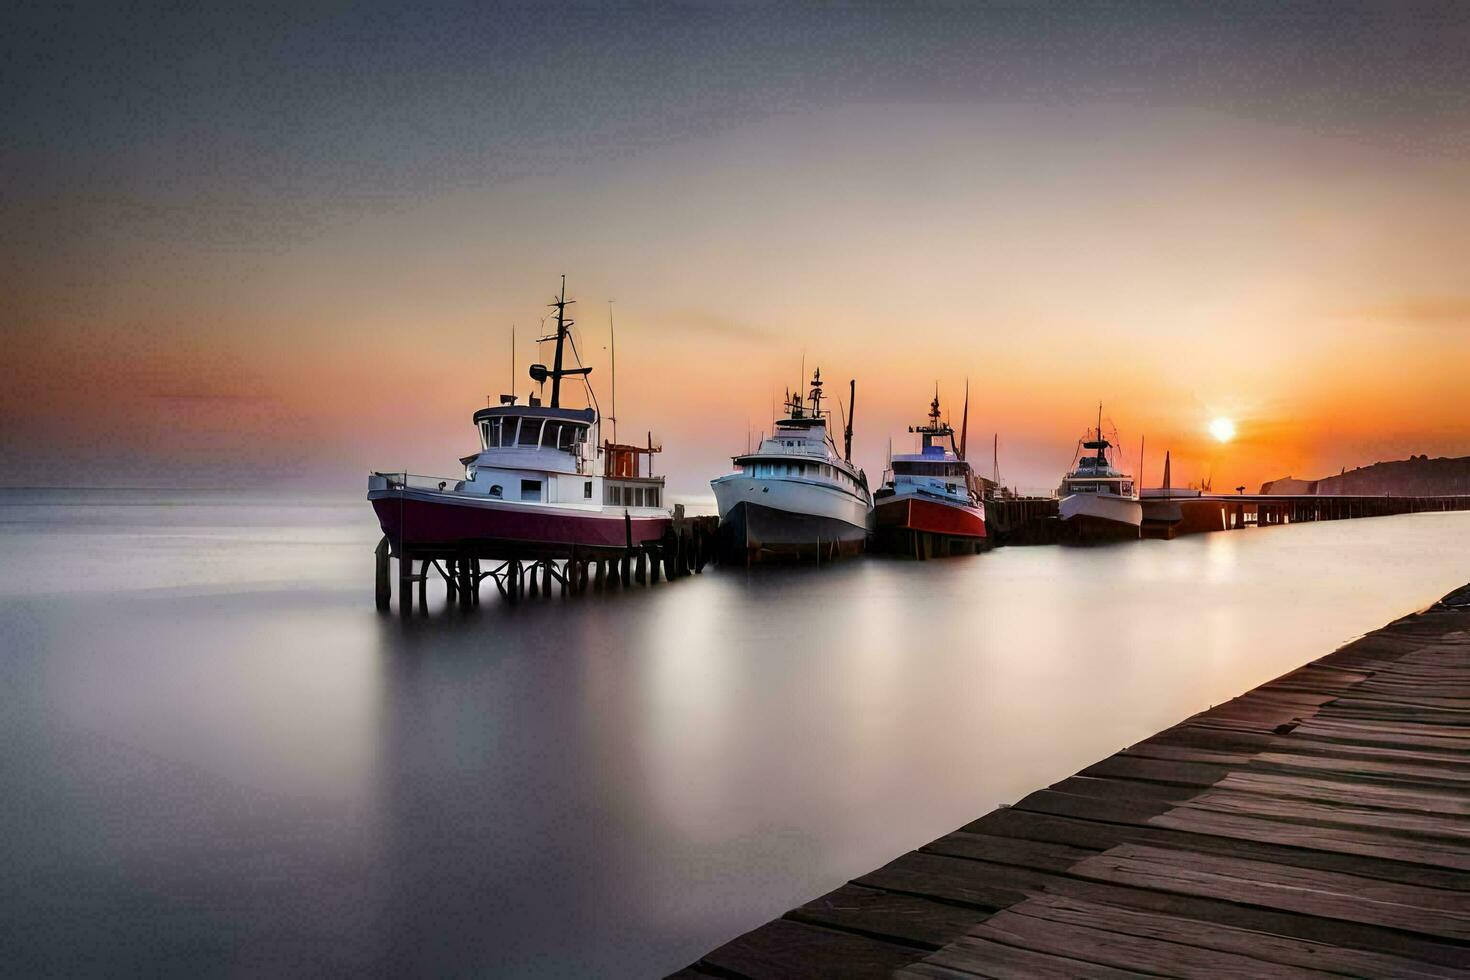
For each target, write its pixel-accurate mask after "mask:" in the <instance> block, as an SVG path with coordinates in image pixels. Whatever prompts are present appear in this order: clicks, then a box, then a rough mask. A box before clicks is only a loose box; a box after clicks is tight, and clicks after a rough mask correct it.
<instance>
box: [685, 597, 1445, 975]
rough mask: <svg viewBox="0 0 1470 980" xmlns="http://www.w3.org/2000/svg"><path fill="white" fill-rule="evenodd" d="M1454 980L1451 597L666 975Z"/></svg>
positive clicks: (1157, 736) (1001, 811)
mask: <svg viewBox="0 0 1470 980" xmlns="http://www.w3.org/2000/svg"><path fill="white" fill-rule="evenodd" d="M1343 975H1348V976H1395V977H1448V976H1467V975H1470V586H1467V587H1466V588H1464V589H1461V590H1459V591H1458V592H1457V593H1453V594H1451V595H1450V596H1447V597H1446V598H1445V599H1444V600H1443V601H1441V602H1440V603H1438V604H1436V605H1435V606H1434V607H1432V608H1431V609H1429V610H1426V611H1424V612H1422V613H1419V614H1416V615H1412V616H1407V617H1405V618H1403V619H1400V620H1398V621H1396V622H1394V623H1392V624H1390V625H1388V626H1386V627H1384V628H1383V629H1380V630H1378V631H1376V632H1373V633H1370V634H1368V635H1367V636H1365V637H1363V638H1362V639H1360V640H1357V641H1355V642H1353V643H1350V644H1348V645H1347V646H1345V647H1343V648H1341V649H1340V650H1338V651H1337V652H1335V653H1333V654H1331V655H1329V656H1327V657H1324V658H1322V659H1321V660H1317V661H1314V662H1312V663H1309V664H1307V665H1306V666H1304V667H1301V668H1299V669H1297V670H1294V671H1291V672H1290V673H1288V674H1286V675H1284V676H1282V677H1280V678H1278V679H1277V680H1274V681H1271V682H1269V683H1267V684H1263V685H1262V686H1261V687H1258V688H1256V689H1255V690H1253V691H1251V692H1250V693H1248V694H1245V695H1243V696H1241V697H1239V698H1236V699H1235V700H1233V701H1230V702H1228V703H1226V704H1222V705H1219V706H1217V707H1214V708H1212V709H1211V710H1209V711H1205V712H1203V713H1201V714H1198V715H1195V716H1194V717H1192V718H1189V719H1188V720H1186V721H1184V722H1183V723H1181V724H1179V725H1176V726H1175V727H1173V728H1170V729H1169V730H1167V731H1165V732H1163V733H1161V734H1159V735H1156V736H1154V737H1152V738H1150V739H1148V740H1146V741H1144V742H1141V743H1139V744H1137V745H1134V746H1132V747H1130V748H1128V749H1126V750H1124V751H1122V752H1120V753H1118V754H1117V755H1114V756H1111V757H1109V758H1107V759H1104V760H1102V761H1101V762H1098V763H1097V764H1095V765H1093V766H1090V767H1088V768H1087V769H1084V770H1082V772H1080V773H1078V774H1077V775H1075V776H1073V777H1071V778H1069V779H1064V780H1062V781H1061V782H1059V783H1057V784H1055V785H1053V786H1050V787H1048V788H1046V789H1043V790H1040V791H1038V792H1035V793H1032V794H1031V795H1030V796H1027V797H1026V798H1025V799H1022V800H1020V801H1019V802H1018V803H1016V804H1015V805H1013V806H1010V807H1006V808H1002V809H999V810H996V811H994V812H992V813H990V814H988V815H986V816H984V817H981V818H980V819H978V820H975V821H974V822H972V823H969V824H967V825H965V826H964V827H961V828H960V829H959V830H957V831H955V832H954V833H952V834H949V835H947V836H945V837H941V838H940V839H938V840H936V841H933V842H931V843H929V844H926V845H924V846H923V847H921V848H919V849H918V850H916V851H912V852H910V853H908V854H905V855H904V856H903V857H900V858H899V859H898V860H896V861H893V862H891V863H890V864H887V865H885V866H883V867H882V868H879V869H877V870H876V871H873V872H871V873H869V874H866V875H863V876H861V877H859V878H855V879H853V880H852V881H851V882H849V883H848V884H845V885H843V886H842V887H841V888H838V889H837V890H836V891H833V892H831V893H830V894H828V895H824V896H822V897H821V898H818V899H816V900H815V901H812V902H809V903H807V904H806V905H803V906H801V907H800V908H796V909H792V910H791V911H790V912H788V913H786V915H784V916H783V917H781V918H780V919H777V920H775V921H773V922H769V923H767V924H766V925H763V926H761V927H759V928H757V929H755V930H754V931H752V932H749V933H746V934H745V935H743V936H741V937H739V938H738V939H735V940H733V941H732V942H729V943H727V944H725V945H724V946H721V947H719V948H718V949H715V950H713V951H711V952H710V953H708V954H706V955H705V956H704V957H703V958H701V959H700V960H699V961H698V962H696V963H695V964H693V965H692V966H690V967H688V968H686V969H684V970H682V971H680V972H679V973H677V974H675V976H679V977H685V978H698V977H726V978H729V977H751V978H776V977H855V978H862V977H884V976H899V977H904V978H910V980H918V978H948V980H962V978H973V977H1095V978H1122V977H1140V976H1181V977H1222V976H1234V977H1263V978H1278V977H1279V978H1306V977H1328V976H1343Z"/></svg>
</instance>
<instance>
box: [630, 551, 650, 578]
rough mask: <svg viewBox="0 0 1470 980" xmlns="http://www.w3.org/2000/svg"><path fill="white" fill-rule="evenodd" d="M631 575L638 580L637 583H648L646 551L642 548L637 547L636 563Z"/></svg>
mask: <svg viewBox="0 0 1470 980" xmlns="http://www.w3.org/2000/svg"><path fill="white" fill-rule="evenodd" d="M633 577H634V578H636V579H637V580H638V584H639V585H647V584H648V552H646V551H644V550H643V549H642V548H639V549H638V565H637V568H636V570H635V571H634V573H633Z"/></svg>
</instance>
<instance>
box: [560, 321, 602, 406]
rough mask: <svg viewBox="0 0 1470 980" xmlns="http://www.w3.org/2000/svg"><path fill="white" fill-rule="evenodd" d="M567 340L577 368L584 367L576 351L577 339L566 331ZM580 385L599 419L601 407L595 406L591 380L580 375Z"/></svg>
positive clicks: (594, 392) (580, 356)
mask: <svg viewBox="0 0 1470 980" xmlns="http://www.w3.org/2000/svg"><path fill="white" fill-rule="evenodd" d="M567 340H568V341H570V342H571V345H572V356H573V357H575V358H576V359H577V367H584V366H585V365H583V364H582V355H581V353H580V352H579V351H578V350H577V338H575V337H573V336H572V332H571V331H570V330H568V331H567ZM582 385H583V386H584V387H585V388H586V389H587V400H588V401H590V402H592V407H593V408H594V409H595V410H596V411H597V414H598V416H599V417H600V416H601V415H602V407H601V406H600V405H598V404H597V392H596V391H594V390H593V389H592V379H591V378H589V377H588V376H587V375H585V374H584V375H582Z"/></svg>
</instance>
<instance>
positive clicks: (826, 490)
mask: <svg viewBox="0 0 1470 980" xmlns="http://www.w3.org/2000/svg"><path fill="white" fill-rule="evenodd" d="M809 392H810V393H809V394H808V395H807V397H806V398H805V399H803V398H802V397H801V395H800V394H799V393H798V394H792V395H790V396H788V398H787V401H786V404H785V408H786V417H785V418H782V419H777V420H776V421H775V425H774V431H773V432H772V433H771V435H770V437H769V438H764V439H762V440H761V443H760V446H759V448H758V449H756V451H755V452H748V453H745V454H743V455H740V456H735V457H733V459H732V462H733V464H734V466H735V467H736V469H737V472H735V473H731V474H729V475H727V476H722V477H720V478H718V479H716V480H712V481H710V486H711V487H712V488H713V489H714V492H715V500H716V502H717V504H718V506H719V512H720V527H721V534H722V536H723V538H724V542H725V546H726V549H727V550H729V551H731V552H733V553H734V554H736V555H737V556H739V557H741V558H743V559H744V560H745V561H747V562H751V561H759V560H761V559H762V558H767V557H775V556H781V557H804V556H814V557H816V558H817V559H818V560H823V559H827V558H832V557H837V556H839V555H850V554H856V553H858V552H861V551H862V550H863V548H864V546H865V544H866V542H867V534H868V531H867V521H868V510H869V508H870V507H871V506H872V494H871V493H870V492H869V490H868V478H867V476H866V474H864V473H863V471H862V470H861V469H859V468H857V467H855V466H853V465H852V415H851V410H850V409H849V412H848V417H847V421H846V425H845V427H844V452H842V453H839V452H838V451H837V444H836V443H835V442H833V440H832V438H831V436H830V435H829V434H828V429H827V423H828V421H829V414H830V413H828V412H826V411H825V410H823V408H822V399H823V397H824V395H823V392H822V371H821V369H820V368H818V369H817V370H816V372H815V373H814V374H813V376H812V381H811V385H810V389H809ZM851 393H852V396H854V397H855V396H856V393H857V385H856V383H855V382H854V383H853V384H852V388H851Z"/></svg>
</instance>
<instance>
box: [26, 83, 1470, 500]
mask: <svg viewBox="0 0 1470 980" xmlns="http://www.w3.org/2000/svg"><path fill="white" fill-rule="evenodd" d="M1445 125H1446V126H1448V125H1450V124H1449V123H1446V124H1445ZM1454 125H1455V126H1458V125H1459V123H1458V121H1457V120H1456V121H1454ZM1432 135H1435V136H1436V138H1435V139H1429V138H1424V139H1409V138H1406V137H1405V135H1404V133H1402V132H1397V131H1393V130H1391V129H1390V130H1383V129H1377V130H1355V131H1351V132H1335V131H1332V130H1330V128H1324V127H1321V126H1296V125H1288V124H1284V123H1282V122H1280V121H1277V120H1267V119H1262V118H1261V117H1260V116H1259V114H1250V113H1234V112H1229V111H1224V110H1222V109H1220V108H1199V107H1194V108H1191V107H1180V106H1167V105H1157V104H1155V105H1129V104H1122V103H1117V102H1110V101H1104V102H1091V103H1086V104H1081V105H1078V104H1067V105H1060V106H1058V105H1044V104H1034V103H1032V104H1025V105H1021V104H1008V103H985V104H973V103H962V104H955V103H928V102H918V103H916V102H883V103H848V104H837V105H824V106H815V107H811V108H804V109H802V108H798V109H790V110H787V111H784V112H780V113H774V114H770V115H766V116H763V117H760V118H754V119H749V120H745V121H742V122H740V123H739V124H731V125H727V126H724V127H723V128H719V129H717V130H715V131H713V132H706V133H699V134H696V135H691V136H688V137H687V138H681V139H677V140H671V141H665V142H661V143H658V144H657V145H653V146H649V147H643V148H641V149H639V150H638V151H637V152H630V153H626V154H621V155H615V156H612V157H608V156H597V157H595V158H592V159H587V160H581V161H570V162H567V161H563V162H562V163H561V164H559V165H558V166H556V167H552V168H548V169H546V170H545V171H544V172H538V173H531V174H526V175H522V176H516V177H512V178H509V179H503V180H497V181H492V182H488V183H469V184H431V185H426V186H423V187H420V188H417V189H416V190H415V191H414V192H413V193H409V194H403V195H396V196H392V197H390V198H385V199H380V200H367V201H364V200H362V199H350V200H337V199H332V200H329V201H326V202H323V201H307V202H303V201H300V200H296V199H292V198H289V197H283V198H279V199H277V198H274V197H271V196H269V195H267V196H264V197H258V198H251V199H248V200H240V201H233V202H232V201H231V200H220V199H215V198H190V197H189V196H188V195H184V196H182V197H181V198H180V199H178V200H177V201H175V202H173V203H172V204H170V205H169V206H157V207H151V208H148V209H141V210H140V209H137V208H131V209H130V208H129V207H127V206H125V205H124V204H121V203H119V202H118V201H116V200H108V199H102V200H100V201H99V202H92V201H90V199H88V200H72V199H70V198H66V197H65V196H64V195H63V196H62V197H52V198H49V199H37V200H33V201H30V202H23V203H22V204H21V206H20V207H19V209H18V210H17V211H16V212H14V213H13V214H12V218H11V227H12V229H18V231H17V232H16V233H15V234H12V235H10V236H8V238H9V244H8V245H6V246H5V257H4V262H5V269H6V271H7V272H8V274H9V276H11V277H13V279H12V281H14V282H16V283H19V287H18V288H14V289H8V290H6V291H5V294H4V295H3V297H0V316H3V317H4V320H5V322H7V324H9V325H10V326H9V328H8V329H7V331H6V332H7V341H6V363H7V365H8V367H9V369H10V370H9V371H8V372H7V384H6V386H5V387H4V390H3V392H0V449H3V454H4V457H5V459H6V467H5V472H4V474H3V476H0V479H3V481H4V482H5V483H7V484H12V485H14V484H69V483H77V484H94V485H95V484H103V485H106V484H125V485H159V484H171V483H193V484H207V485H218V484H225V485H254V484H273V483H279V482H282V481H301V482H307V483H311V484H315V485H322V486H331V487H338V488H343V489H349V490H355V489H357V488H359V487H360V485H361V484H362V483H363V479H364V477H365V474H366V472H367V470H369V469H371V468H384V469H387V468H400V467H404V466H407V467H409V468H410V469H412V470H414V471H416V472H425V473H435V474H441V473H442V474H450V473H453V472H455V471H456V469H457V464H456V462H455V459H456V457H457V456H459V455H460V454H462V453H464V452H466V451H469V450H470V448H471V447H472V444H473V438H472V437H473V432H472V429H471V428H470V425H469V415H470V413H471V412H472V411H473V410H474V409H475V408H476V407H478V406H481V405H483V404H484V398H485V396H486V395H487V394H491V395H493V394H497V393H499V392H500V391H502V390H505V387H506V385H507V383H508V381H507V376H508V373H509V365H508V344H509V332H510V327H511V324H512V323H516V324H519V326H520V336H521V338H522V341H523V342H522V344H521V347H520V351H519V365H520V373H521V380H520V381H519V382H518V384H519V390H520V391H521V393H522V394H524V393H525V391H526V390H527V387H528V384H529V383H528V382H527V381H526V380H525V379H524V368H525V365H526V364H527V363H528V362H529V360H530V358H531V354H532V350H531V344H530V343H529V342H528V338H529V337H530V336H531V335H532V333H533V332H534V331H535V329H536V324H537V318H538V317H540V316H541V315H543V314H544V312H545V308H544V303H545V302H546V301H547V300H548V299H549V298H550V297H551V295H552V293H553V291H554V289H555V287H556V285H557V277H558V275H559V274H561V273H563V272H565V273H566V274H567V275H568V283H569V291H570V293H571V294H572V295H573V296H574V297H575V298H576V299H577V300H578V301H579V302H578V305H577V306H576V307H575V308H574V309H575V311H576V313H577V315H578V318H579V326H578V330H579V337H580V339H581V342H582V344H583V345H584V346H583V349H584V353H586V354H587V355H588V356H589V360H590V361H591V363H592V364H593V365H594V366H595V369H596V370H595V373H594V375H593V378H594V380H595V382H596V383H597V384H598V387H599V391H600V393H601V395H602V397H603V399H604V402H603V404H604V407H605V408H606V407H607V405H608V402H609V400H610V399H609V396H610V391H609V389H608V381H609V377H608V367H609V365H608V361H607V356H606V352H605V350H604V346H605V343H606V328H607V301H608V299H610V298H611V299H614V300H616V310H617V317H618V323H619V377H618V382H619V391H618V409H619V414H620V417H621V419H622V420H623V425H622V426H621V431H622V433H623V434H624V435H632V434H635V433H642V432H644V431H645V430H647V429H650V428H651V429H652V430H653V431H654V432H655V434H656V436H658V437H659V438H661V439H662V441H663V443H664V445H665V447H666V454H665V456H664V457H663V459H662V465H663V467H664V469H665V470H666V471H667V472H668V473H669V474H670V477H671V484H672V487H673V490H674V491H675V492H677V493H701V492H704V491H705V489H706V481H707V480H708V479H710V478H711V477H713V476H716V475H718V474H720V473H721V472H723V471H724V468H725V466H726V465H727V464H728V457H729V456H730V455H731V454H732V453H734V452H737V451H739V450H741V449H743V447H744V444H745V439H746V431H747V427H749V428H750V429H752V430H755V431H757V432H758V431H759V430H761V429H762V428H764V427H766V426H768V423H769V414H770V403H771V399H772V395H773V393H774V394H775V395H776V396H777V397H778V398H779V395H780V393H781V389H782V388H783V386H785V385H788V384H794V383H795V382H796V381H797V380H798V379H797V374H798V365H799V364H800V362H801V359H802V357H803V355H804V356H805V359H806V364H807V365H808V367H810V366H813V365H820V366H821V367H822V368H823V372H824V376H825V377H826V378H827V379H828V380H829V381H830V382H832V385H831V388H832V389H845V385H846V381H847V379H848V378H849V377H856V378H857V379H858V385H859V391H858V401H859V404H858V413H857V439H856V453H855V455H856V457H857V459H858V462H860V463H861V464H862V465H864V466H865V467H866V468H867V470H868V472H869V474H870V476H872V477H874V478H876V475H877V472H878V471H879V470H880V469H881V468H882V461H883V457H884V453H885V451H886V446H887V442H888V440H889V438H890V437H892V438H893V439H894V441H895V446H897V447H903V446H906V445H907V441H906V440H907V439H908V437H907V436H905V435H903V430H904V428H905V427H906V426H907V425H909V424H912V423H915V422H917V421H919V420H920V419H921V418H922V416H923V413H924V411H925V409H926V407H927V402H928V399H929V397H930V394H931V392H932V389H933V385H934V383H935V382H936V381H938V382H940V384H941V386H942V395H943V398H944V401H945V404H946V406H947V407H948V408H949V410H950V411H951V412H953V413H954V416H955V420H956V422H958V412H959V407H960V398H961V392H962V388H963V384H964V382H965V380H966V378H968V379H969V381H970V384H971V387H972V407H971V431H972V437H973V441H972V444H973V445H978V446H980V447H982V451H977V455H985V456H986V457H987V459H986V462H985V463H984V464H983V465H982V466H981V469H982V470H985V471H988V469H989V461H988V446H989V441H990V438H991V435H992V433H996V432H998V433H999V436H1000V447H1001V453H1000V467H1001V471H1002V475H1003V477H1004V478H1005V479H1006V481H1007V482H1009V483H1013V484H1016V485H1019V486H1021V487H1025V488H1037V489H1041V488H1051V487H1054V486H1055V485H1056V483H1057V481H1058V479H1059V477H1060V476H1061V474H1062V472H1063V470H1064V468H1065V467H1066V465H1067V464H1068V462H1069V461H1070V459H1071V457H1072V451H1073V447H1074V445H1075V442H1076V440H1077V438H1078V437H1079V436H1080V435H1081V434H1082V431H1083V429H1084V428H1086V427H1087V426H1088V425H1090V424H1091V422H1092V419H1093V417H1094V412H1095V410H1096V405H1097V403H1098V401H1099V400H1101V401H1102V402H1104V403H1105V411H1106V414H1107V416H1108V417H1109V418H1110V419H1111V420H1112V423H1113V424H1115V425H1116V427H1117V429H1118V430H1119V432H1120V434H1121V441H1122V444H1123V449H1124V451H1125V454H1126V459H1127V460H1128V462H1129V465H1133V457H1135V456H1136V453H1137V447H1138V441H1139V438H1140V437H1141V436H1143V437H1146V439H1147V447H1148V448H1147V459H1146V471H1145V483H1147V484H1149V485H1153V484H1156V483H1157V482H1158V479H1159V471H1160V468H1161V463H1162V453H1163V451H1164V450H1165V449H1170V450H1172V452H1173V454H1174V474H1175V481H1176V483H1183V482H1187V481H1191V480H1197V479H1200V478H1201V477H1205V476H1211V475H1212V476H1213V478H1214V485H1215V487H1216V488H1217V489H1219V488H1222V487H1234V486H1236V485H1237V484H1245V485H1247V486H1250V487H1254V486H1256V485H1257V484H1259V483H1260V482H1261V481H1263V480H1266V479H1271V478H1274V477H1279V476H1285V475H1288V474H1290V475H1295V476H1299V477H1317V476H1322V475H1326V474H1329V473H1335V472H1337V471H1338V470H1339V469H1341V468H1342V467H1353V466H1357V465H1362V464H1367V463H1371V462H1374V461H1375V460H1379V459H1387V458H1401V457H1404V456H1406V455H1408V454H1410V453H1421V452H1423V453H1429V454H1431V455H1441V454H1443V455H1463V454H1470V383H1467V375H1466V371H1467V367H1470V291H1467V289H1466V286H1465V280H1464V270H1465V269H1466V268H1467V267H1470V262H1467V260H1470V169H1467V168H1465V167H1464V165H1463V159H1462V157H1461V156H1459V155H1458V154H1457V153H1455V152H1452V151H1450V150H1444V149H1440V148H1439V147H1440V146H1442V145H1443V142H1444V141H1443V140H1442V139H1439V138H1438V137H1439V136H1442V135H1443V134H1442V133H1441V134H1432ZM1451 145H1453V144H1451ZM58 217H59V218H60V219H62V220H63V221H64V222H69V223H62V224H60V225H58V224H55V223H54V222H56V221H57V220H58ZM58 228H59V229H60V230H61V231H64V232H65V234H60V233H57V229H58ZM547 356H549V352H548V354H547ZM1217 415H1224V416H1228V417H1230V418H1232V419H1234V420H1235V421H1236V423H1237V425H1238V429H1239V437H1238V439H1236V440H1235V441H1234V442H1232V443H1230V444H1228V445H1221V444H1218V443H1216V442H1214V441H1213V440H1211V439H1210V438H1209V437H1208V434H1207V433H1206V429H1205V427H1206V425H1207V424H1208V422H1209V421H1210V420H1211V419H1212V418H1214V417H1215V416H1217Z"/></svg>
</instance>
